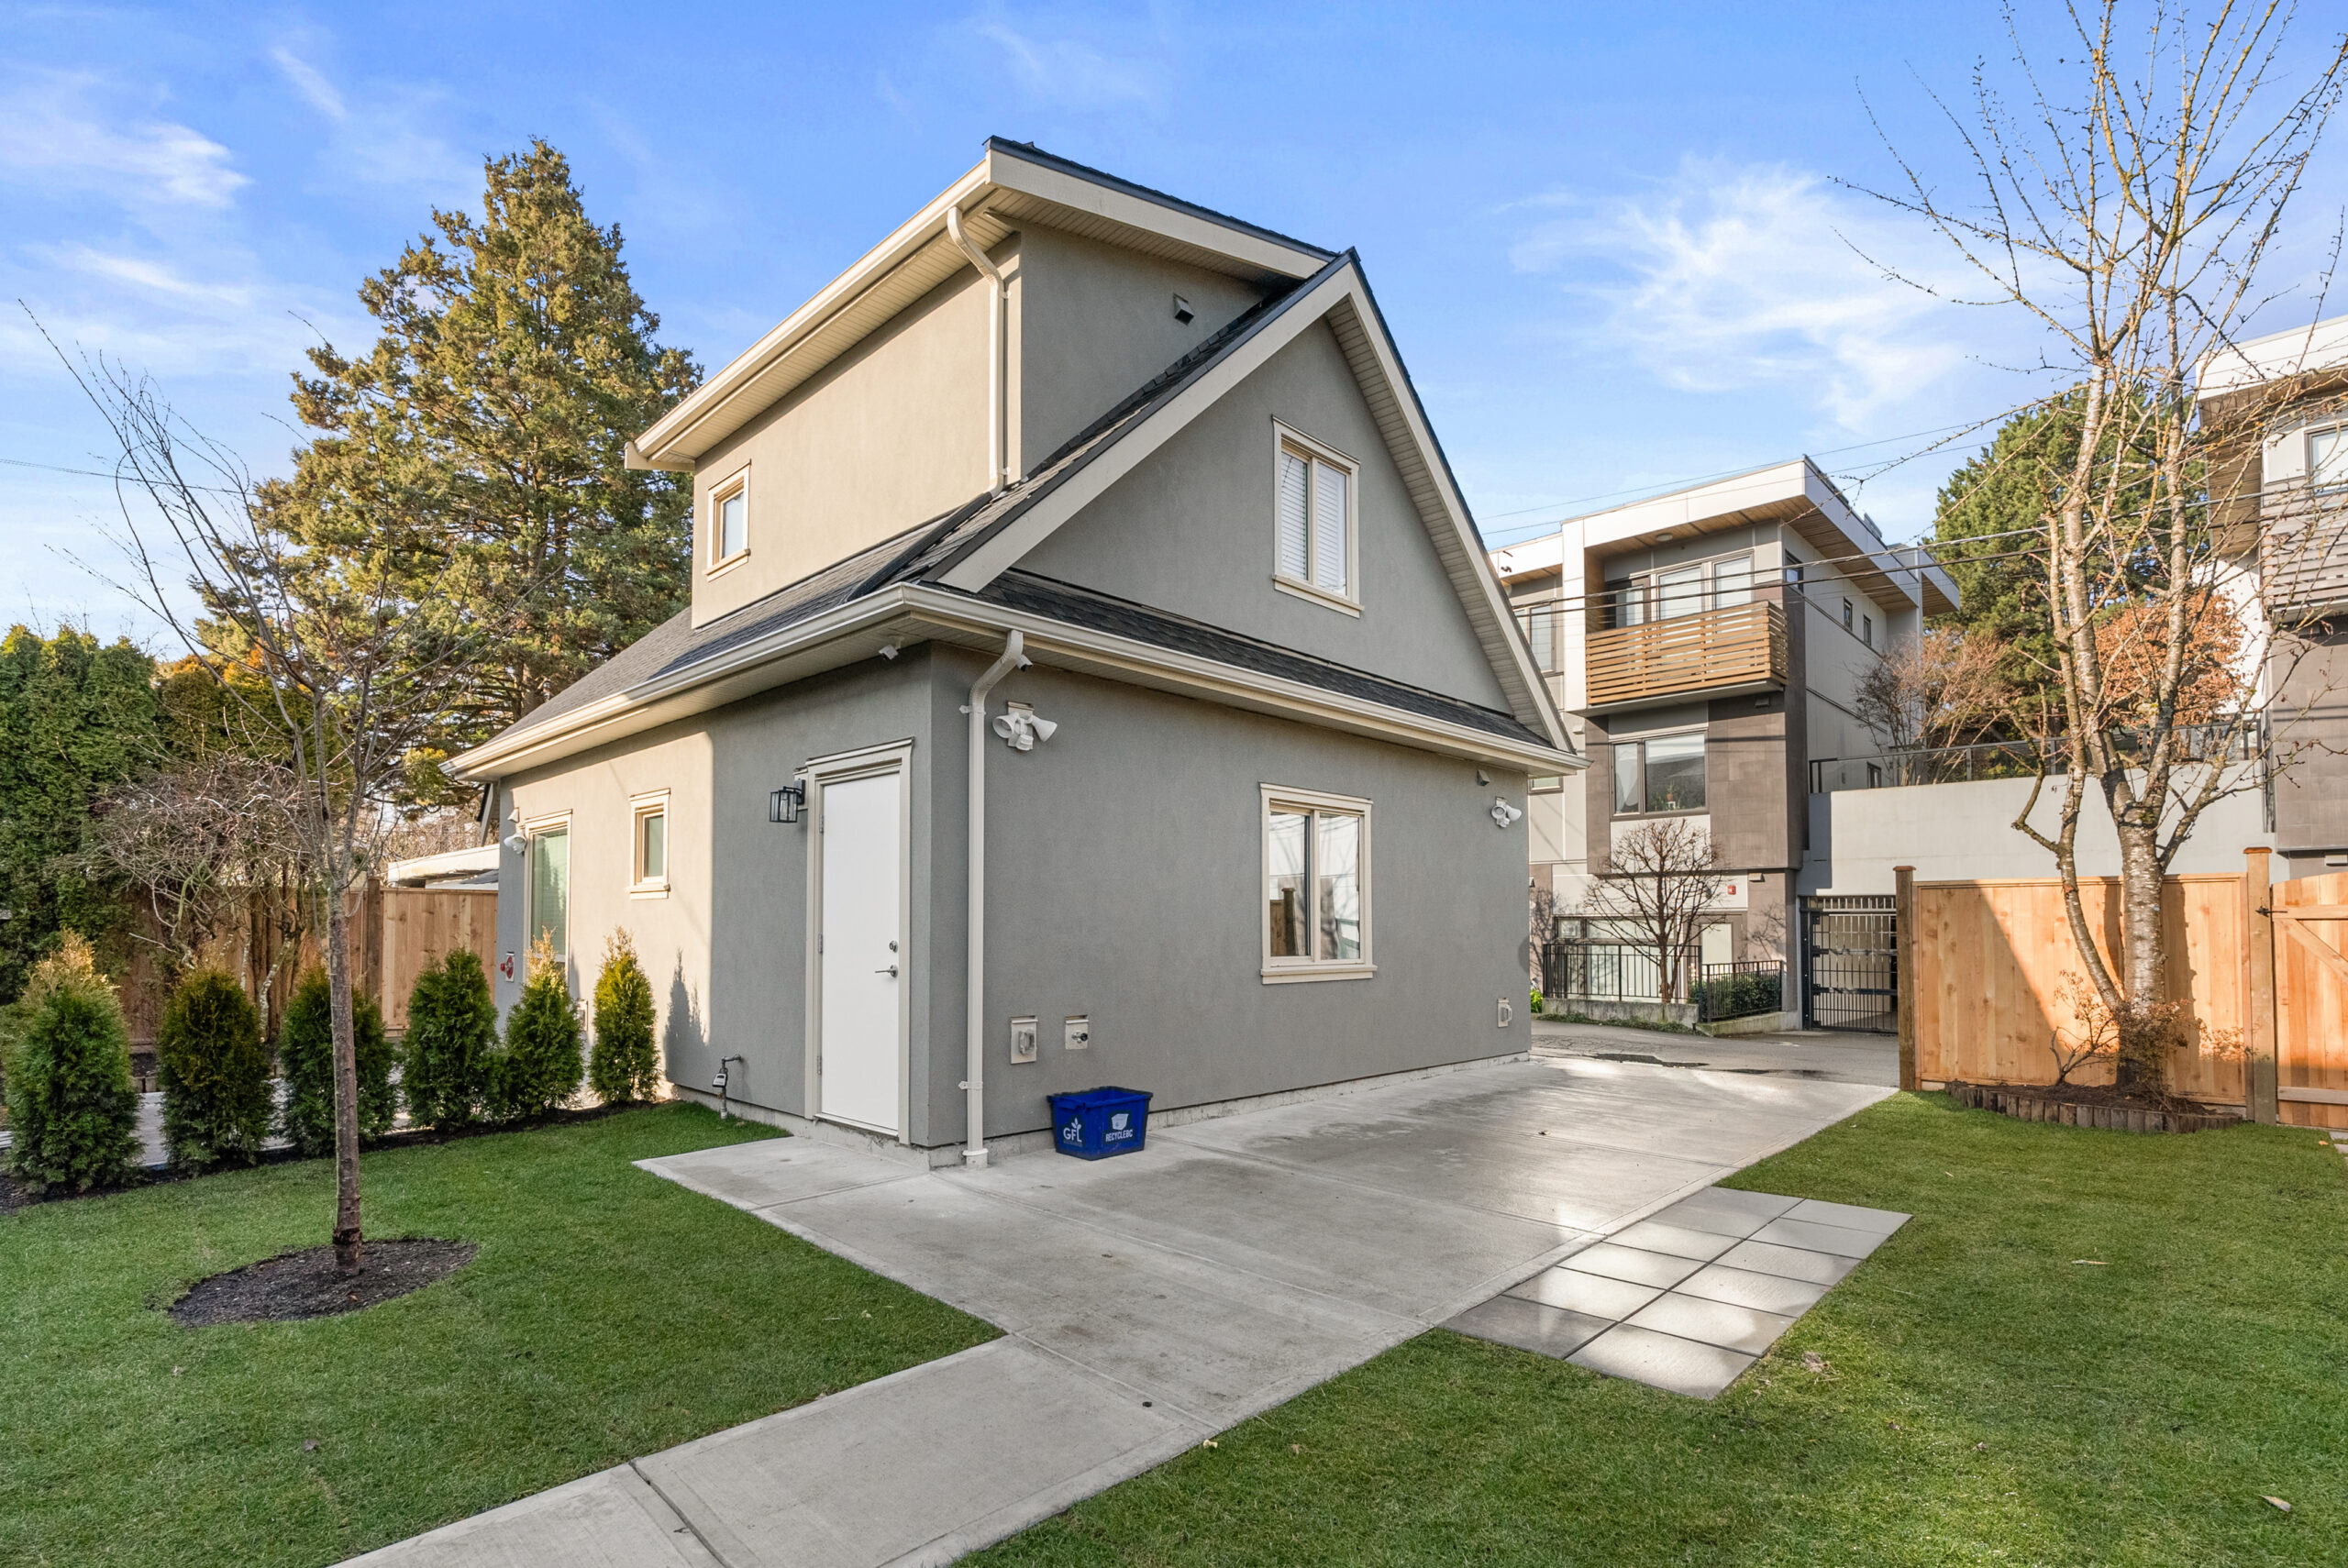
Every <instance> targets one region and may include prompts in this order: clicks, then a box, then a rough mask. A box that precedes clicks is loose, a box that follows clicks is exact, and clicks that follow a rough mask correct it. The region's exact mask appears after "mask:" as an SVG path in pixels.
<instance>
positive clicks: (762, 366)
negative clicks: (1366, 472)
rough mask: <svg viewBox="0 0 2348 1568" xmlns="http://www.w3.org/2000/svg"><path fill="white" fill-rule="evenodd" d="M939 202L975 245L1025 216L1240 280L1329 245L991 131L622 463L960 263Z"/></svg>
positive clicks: (837, 344) (1298, 267)
mask: <svg viewBox="0 0 2348 1568" xmlns="http://www.w3.org/2000/svg"><path fill="white" fill-rule="evenodd" d="M949 207H951V208H958V209H959V211H960V212H961V215H962V225H963V229H964V231H965V232H966V233H967V234H969V237H970V238H971V239H973V240H975V241H976V242H977V243H978V244H979V245H980V247H981V248H988V249H991V248H993V247H995V246H996V245H998V244H1000V243H1002V240H1003V239H1005V238H1006V237H1009V236H1010V235H1011V234H1012V233H1013V232H1014V231H1015V230H1016V229H1018V228H1019V226H1021V225H1022V224H1040V225H1042V226H1046V227H1049V228H1057V229H1064V230H1067V231H1069V232H1070V233H1073V234H1078V235H1082V236H1085V237H1089V238H1092V239H1100V240H1104V241H1106V242H1108V243H1109V244H1112V245H1117V246H1122V247H1124V248H1126V249H1128V250H1137V251H1141V252H1143V253H1145V254H1146V255H1152V256H1163V257H1168V258H1170V259H1175V260H1179V261H1184V262H1188V263H1190V264H1191V265H1193V266H1198V267H1204V268H1207V269H1209V270H1211V271H1218V272H1224V273H1228V274H1230V275H1231V276H1233V277H1237V278H1245V279H1246V280H1247V281H1248V282H1252V283H1254V284H1256V285H1257V286H1258V287H1268V286H1278V285H1279V284H1281V283H1284V282H1290V281H1292V280H1294V279H1298V278H1305V277H1310V276H1311V275H1312V274H1313V273H1314V272H1317V271H1320V270H1321V269H1322V268H1323V267H1324V266H1326V265H1327V264H1328V262H1329V260H1330V259H1331V257H1332V256H1334V255H1335V252H1334V251H1329V250H1324V249H1323V248H1320V247H1319V246H1314V245H1307V244H1305V243H1304V242H1303V241H1302V240H1299V239H1291V238H1290V237H1288V236H1286V235H1283V234H1276V233H1274V232H1273V231H1272V230H1270V229H1268V228H1262V227H1258V226H1257V225H1255V224H1251V223H1245V222H1242V221H1241V220H1240V219H1238V218H1235V217H1229V216H1226V215H1224V214H1222V213H1218V212H1213V211H1211V210H1209V209H1208V208H1205V207H1202V206H1199V205H1198V204H1195V203H1191V202H1185V201H1182V200H1180V198H1179V197H1175V196H1169V195H1167V194H1166V193H1164V192H1162V191H1153V190H1151V189H1149V188H1148V187H1147V186H1146V185H1136V184H1135V183H1133V182H1131V181H1127V180H1120V179H1118V178H1117V177H1116V176H1115V175H1113V174H1106V173H1103V172H1102V171H1100V170H1098V169H1088V168H1086V167H1085V166H1084V165H1083V164H1080V163H1073V162H1070V161H1069V160H1067V159H1064V158H1056V157H1054V156H1053V155H1052V154H1050V153H1048V152H1044V151H1041V150H1039V149H1036V148H1035V147H1034V146H1032V145H1030V144H1026V143H1022V142H1010V141H1005V140H1003V139H1002V138H1000V137H991V138H988V141H987V144H986V152H985V155H984V156H983V157H981V158H980V160H979V161H978V164H977V165H976V166H975V167H974V168H972V169H971V170H970V171H969V173H967V174H965V175H963V176H962V177H961V178H960V179H959V180H957V181H956V182H954V183H953V184H951V185H949V186H947V188H946V190H945V191H944V192H943V193H940V194H939V195H938V196H937V198H936V200H934V201H932V202H931V203H930V204H928V205H926V206H925V207H923V208H922V210H921V211H920V212H918V213H915V214H914V215H913V216H912V217H911V218H909V219H907V220H906V221H905V222H904V223H903V225H901V226H899V227H898V229H897V231H896V232H895V233H894V234H892V235H891V236H889V237H888V238H886V239H884V240H882V241H881V243H880V244H879V245H876V246H874V247H873V248H871V249H870V250H869V251H867V252H866V253H865V254H864V256H863V257H861V258H860V259H858V261H857V262H856V264H855V265H854V266H852V267H850V268H848V270H847V271H845V272H842V273H841V274H840V275H839V276H838V277H836V278H835V279H833V280H832V281H831V282H829V283H826V284H825V285H824V287H823V288H822V289H820V290H818V291H817V292H816V294H815V296H814V298H813V299H811V300H809V301H808V302H807V303H806V304H803V305H802V306H800V307H799V308H798V309H797V310H795V311H793V312H792V313H791V315H789V316H787V317H785V318H784V319H783V321H782V322H781V324H780V325H779V326H776V327H775V328H774V329H773V330H772V331H771V332H769V333H768V334H767V335H766V336H765V337H761V338H759V340H758V341H757V342H756V343H753V344H752V345H750V347H749V348H747V349H745V350H744V351H743V352H742V353H741V354H739V355H737V356H736V358H735V359H734V360H733V361H732V362H731V363H730V364H728V365H726V366H725V368H724V369H723V370H719V371H718V372H717V373H716V374H715V375H714V376H712V377H710V378H709V380H708V381H704V382H703V383H702V385H701V386H700V387H699V388H698V389H697V390H695V391H694V392H693V393H692V396H690V397H688V398H686V399H685V400H684V401H683V402H682V403H679V404H678V405H677V406H676V407H675V408H673V409H670V411H669V412H668V413H667V414H664V415H662V416H661V418H660V419H659V421H658V422H657V423H655V424H654V425H652V427H651V428H650V429H648V430H646V431H645V432H644V433H643V434H642V435H640V436H637V438H636V439H635V440H634V441H633V442H631V443H629V445H628V460H629V462H630V463H631V464H632V465H635V466H639V467H645V468H690V467H691V466H692V460H693V459H694V458H699V457H701V456H702V455H703V454H704V453H706V452H708V451H709V450H710V449H711V448H712V447H715V446H716V445H717V444H718V443H719V442H720V441H723V440H724V439H725V437H727V436H731V435H732V434H734V432H736V431H737V430H739V429H740V428H741V427H742V426H743V425H747V424H748V423H749V421H750V420H752V419H754V418H756V417H757V416H758V415H759V414H760V413H762V412H763V411H765V410H766V409H768V408H770V407H772V406H773V405H774V404H775V403H777V402H779V401H781V398H782V397H783V396H784V395H785V394H787V393H788V392H790V391H791V390H792V388H793V387H796V386H798V385H800V384H801V383H802V382H803V381H807V380H809V379H810V378H812V377H813V376H814V375H815V374H816V373H817V372H819V371H820V370H823V369H824V367H825V366H826V365H829V364H830V363H832V361H833V360H835V359H838V358H839V357H840V356H841V355H842V354H844V353H846V352H847V350H848V349H850V348H854V347H855V346H856V345H857V344H858V342H860V341H862V340H863V338H864V337H866V336H867V335H868V334H869V333H871V332H872V331H874V330H875V329H877V328H878V327H880V326H881V325H882V324H884V323H886V322H888V321H889V320H891V319H892V318H893V317H894V316H895V315H897V314H898V313H899V312H900V311H902V310H903V309H904V308H905V306H907V305H909V304H912V303H913V302H914V301H915V300H917V299H920V298H921V297H922V296H923V295H924V294H926V293H929V291H930V290H932V289H934V288H936V286H937V285H938V284H940V283H942V282H945V281H946V280H947V279H948V278H950V277H952V276H954V275H955V274H956V273H957V272H958V271H962V270H963V269H964V268H966V267H968V266H969V259H968V258H967V257H965V256H964V254H963V252H962V249H961V248H960V247H959V246H958V245H956V244H955V243H954V240H953V238H952V237H951V236H950V235H948V234H947V227H946V215H947V209H948V208H949Z"/></svg>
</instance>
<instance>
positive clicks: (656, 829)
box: [628, 790, 669, 897]
mask: <svg viewBox="0 0 2348 1568" xmlns="http://www.w3.org/2000/svg"><path fill="white" fill-rule="evenodd" d="M628 819H629V821H628V845H629V847H628V864H629V873H628V891H629V892H631V893H636V894H643V895H649V896H653V897H659V896H661V895H664V894H666V893H667V892H668V891H669V792H668V791H667V790H661V791H659V793H657V794H651V795H638V796H637V797H636V798H635V799H634V800H633V801H629V802H628Z"/></svg>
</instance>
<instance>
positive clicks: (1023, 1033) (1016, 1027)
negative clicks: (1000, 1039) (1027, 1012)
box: [1011, 1018, 1036, 1062]
mask: <svg viewBox="0 0 2348 1568" xmlns="http://www.w3.org/2000/svg"><path fill="white" fill-rule="evenodd" d="M1011 1059H1012V1060H1013V1061H1014V1062H1032V1061H1034V1060H1035V1059H1036V1021H1035V1020H1034V1019H1032V1018H1014V1019H1013V1020H1012V1021H1011Z"/></svg>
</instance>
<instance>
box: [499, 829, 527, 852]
mask: <svg viewBox="0 0 2348 1568" xmlns="http://www.w3.org/2000/svg"><path fill="white" fill-rule="evenodd" d="M497 842H498V845H499V846H500V847H501V848H503V849H504V851H505V853H506V854H508V855H519V854H521V853H522V852H523V851H524V850H526V849H527V848H529V847H530V841H529V840H528V839H527V838H526V837H524V836H523V835H522V834H518V833H517V834H510V835H508V836H507V837H504V838H502V839H499V840H498V841H497Z"/></svg>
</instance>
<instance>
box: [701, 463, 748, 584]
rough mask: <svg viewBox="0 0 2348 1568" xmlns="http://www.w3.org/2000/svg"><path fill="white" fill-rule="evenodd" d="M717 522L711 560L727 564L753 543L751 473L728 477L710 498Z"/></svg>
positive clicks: (721, 564) (712, 562)
mask: <svg viewBox="0 0 2348 1568" xmlns="http://www.w3.org/2000/svg"><path fill="white" fill-rule="evenodd" d="M710 510H711V511H712V512H714V513H715V514H716V518H717V526H716V527H715V528H714V529H713V530H712V531H711V533H710V546H709V550H710V556H709V564H710V565H712V566H723V565H725V563H726V562H727V561H730V560H732V559H733V558H735V557H737V556H739V555H742V554H744V553H746V552H747V551H748V549H749V547H750V476H749V475H748V474H747V473H745V474H742V475H739V476H737V478H735V479H733V480H729V481H727V483H726V486H725V489H723V490H721V491H718V492H717V496H716V499H714V501H712V502H710Z"/></svg>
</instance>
